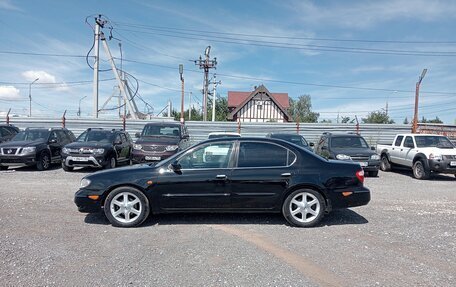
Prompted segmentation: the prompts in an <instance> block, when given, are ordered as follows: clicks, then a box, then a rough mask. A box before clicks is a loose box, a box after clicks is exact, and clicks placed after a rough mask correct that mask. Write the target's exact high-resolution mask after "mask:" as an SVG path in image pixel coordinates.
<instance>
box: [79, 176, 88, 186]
mask: <svg viewBox="0 0 456 287" xmlns="http://www.w3.org/2000/svg"><path fill="white" fill-rule="evenodd" d="M89 185H90V179H87V178H83V179H81V183H80V184H79V187H81V188H86V187H88V186H89Z"/></svg>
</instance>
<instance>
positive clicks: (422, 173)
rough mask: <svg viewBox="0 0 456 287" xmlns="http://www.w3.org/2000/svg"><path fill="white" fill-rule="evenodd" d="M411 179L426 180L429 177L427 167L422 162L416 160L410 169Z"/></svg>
mask: <svg viewBox="0 0 456 287" xmlns="http://www.w3.org/2000/svg"><path fill="white" fill-rule="evenodd" d="M412 170H413V177H415V178H416V179H428V178H429V177H430V176H431V170H430V169H429V166H427V165H426V164H425V162H424V161H423V160H417V161H416V162H415V163H414V164H413V167H412Z"/></svg>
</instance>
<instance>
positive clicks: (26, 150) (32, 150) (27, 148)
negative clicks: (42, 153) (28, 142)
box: [21, 146, 36, 153]
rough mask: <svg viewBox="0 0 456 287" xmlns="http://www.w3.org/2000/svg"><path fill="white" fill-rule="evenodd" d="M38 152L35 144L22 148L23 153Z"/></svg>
mask: <svg viewBox="0 0 456 287" xmlns="http://www.w3.org/2000/svg"><path fill="white" fill-rule="evenodd" d="M34 152H36V147H34V146H29V147H24V148H23V149H22V152H21V153H34Z"/></svg>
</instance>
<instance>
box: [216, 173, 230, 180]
mask: <svg viewBox="0 0 456 287" xmlns="http://www.w3.org/2000/svg"><path fill="white" fill-rule="evenodd" d="M215 178H216V179H220V180H226V179H227V177H226V175H224V174H217V176H216V177H215Z"/></svg>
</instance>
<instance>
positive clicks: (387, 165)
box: [380, 154, 391, 171]
mask: <svg viewBox="0 0 456 287" xmlns="http://www.w3.org/2000/svg"><path fill="white" fill-rule="evenodd" d="M380 169H381V170H382V171H390V170H391V162H390V161H389V159H388V156H387V155H386V154H384V155H382V159H381V162H380Z"/></svg>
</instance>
